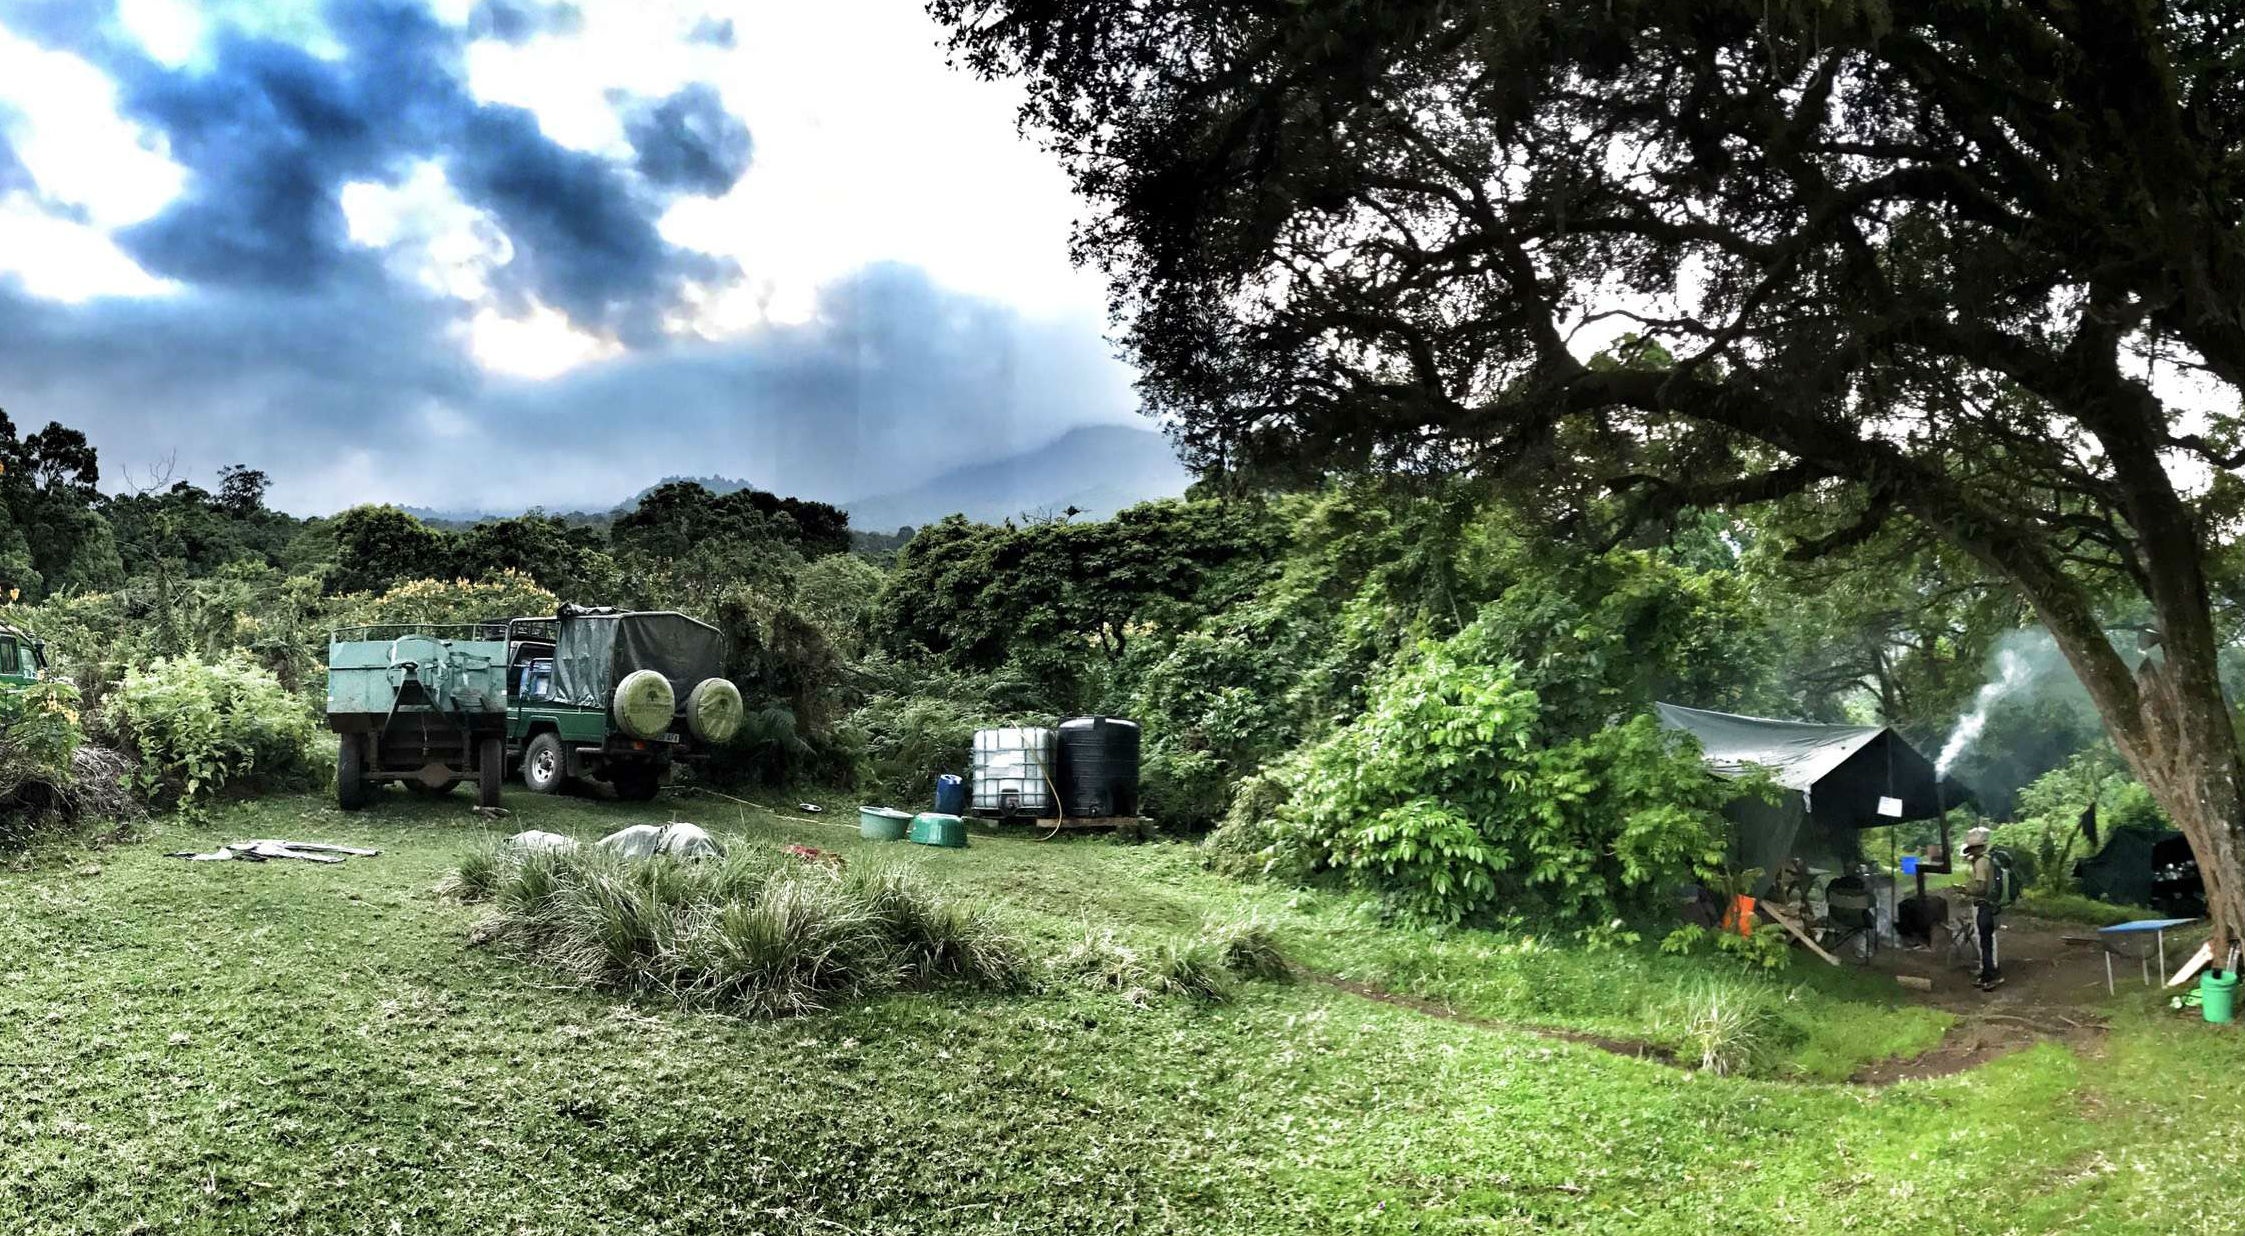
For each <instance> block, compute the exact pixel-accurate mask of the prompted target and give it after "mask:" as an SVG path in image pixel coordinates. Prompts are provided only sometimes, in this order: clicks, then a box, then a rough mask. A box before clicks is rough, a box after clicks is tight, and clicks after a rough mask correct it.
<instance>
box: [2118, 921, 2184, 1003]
mask: <svg viewBox="0 0 2245 1236" xmlns="http://www.w3.org/2000/svg"><path fill="white" fill-rule="evenodd" d="M2197 921H2198V920H2197V919H2195V918H2139V919H2133V920H2131V921H2129V922H2125V923H2114V924H2113V925H2112V926H2110V927H2099V928H2098V929H2097V943H2098V945H2099V947H2100V949H2101V950H2102V951H2103V953H2104V954H2105V994H2106V995H2108V996H2109V995H2111V994H2112V958H2113V954H2114V953H2115V952H2117V951H2118V950H2117V949H2115V948H2114V947H2113V945H2114V943H2115V942H2116V941H2118V940H2119V939H2120V938H2121V937H2122V936H2140V935H2143V934H2144V933H2145V932H2150V933H2151V934H2152V936H2153V937H2154V938H2155V939H2156V940H2157V941H2158V945H2159V973H2160V976H2161V977H2162V978H2164V977H2165V976H2166V974H2167V929H2168V928H2170V927H2181V926H2183V925H2185V924H2187V923H2195V922H2197ZM2123 956H2126V954H2123ZM2135 956H2136V961H2137V963H2138V964H2139V965H2140V966H2141V967H2142V968H2143V970H2144V981H2145V982H2147V983H2149V982H2151V954H2150V953H2148V952H2146V953H2137V954H2136V955H2135Z"/></svg>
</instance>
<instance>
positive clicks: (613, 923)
mask: <svg viewBox="0 0 2245 1236" xmlns="http://www.w3.org/2000/svg"><path fill="white" fill-rule="evenodd" d="M443 891H444V892H446V893H447V894H449V895H451V896H455V897H458V898H460V899H461V900H464V901H473V902H483V903H488V904H489V905H490V907H491V914H490V917H489V918H488V919H487V920H486V922H485V923H484V924H482V925H481V926H480V927H479V928H478V929H477V932H478V936H479V938H482V939H488V940H493V941H496V942H498V943H499V944H501V945H502V946H504V947H507V948H510V949H512V950H514V951H516V952H518V953H520V954H521V955H523V956H525V957H528V958H531V959H533V960H536V961H538V962H540V963H541V964H544V965H547V966H549V967H551V968H553V969H554V970H556V971H558V972H560V973H562V974H564V975H567V976H568V977H570V978H572V979H574V980H576V981H578V982H581V983H583V984H585V985H587V986H593V987H601V988H605V989H609V990H617V991H625V992H631V993H635V994H653V995H661V996H664V997H666V998H669V999H674V1000H676V1001H677V1002H679V1003H680V1004H682V1005H685V1006H688V1007H693V1008H709V1009H723V1010H726V1011H729V1012H736V1013H743V1014H747V1015H751V1016H759V1017H784V1016H794V1015H799V1014H805V1013H815V1012H819V1011H821V1010H823V1009H828V1008H832V1007H835V1006H836V1005H837V1004H840V1003H843V1002H845V1001H847V1000H850V999H853V998H857V997H861V996H864V995H868V994H873V993H877V992H882V991H890V990H895V989H897V988H921V987H931V986H935V985H939V984H957V985H963V986H969V987H975V988H980V989H985V990H1002V989H1006V988H1010V987H1012V986H1014V985H1016V984H1017V983H1018V982H1019V980H1020V978H1021V976H1022V974H1023V970H1024V963H1023V961H1022V954H1021V949H1020V946H1019V945H1018V944H1017V943H1015V941H1014V940H1013V938H1012V937H1011V936H1010V935H1008V934H1007V933H1006V932H1005V931H1004V930H1003V929H1002V927H1001V925H1000V924H999V923H998V921H997V920H996V918H995V917H994V916H993V915H992V914H991V912H990V911H989V910H988V909H986V908H984V907H979V906H974V905H969V904H966V903H964V902H962V901H960V900H959V899H958V898H956V897H955V896H952V895H949V894H946V893H944V892H942V891H940V890H938V889H936V888H935V887H933V886H932V885H930V884H929V883H928V882H926V881H925V880H924V879H922V878H921V877H920V876H918V875H917V874H915V873H913V872H911V871H909V870H906V869H903V868H898V867H889V866H883V865H880V864H862V865H859V866H856V867H852V868H848V869H836V868H835V867H833V866H831V865H828V864H818V863H802V862H797V861H794V860H792V859H788V858H787V857H786V856H784V855H779V854H773V853H766V852H763V851H759V850H757V849H756V848H754V847H752V846H749V845H744V844H743V845H734V846H731V847H729V848H728V853H727V855H726V857H724V858H722V859H719V860H716V861H704V862H686V861H681V860H677V859H672V858H668V857H659V856H658V857H655V858H647V859H636V860H634V859H624V858H619V857H617V856H615V855H613V854H610V853H608V852H606V851H603V850H600V849H597V848H594V847H586V848H583V849H579V850H576V851H570V852H554V851H533V852H527V853H517V852H512V851H507V850H503V849H493V850H485V851H477V852H474V853H471V854H470V855H468V856H467V857H466V858H465V859H463V860H462V861H461V863H460V865H459V867H458V868H456V869H455V870H454V871H453V872H452V873H451V875H450V876H448V877H447V878H446V880H445V883H444V886H443Z"/></svg>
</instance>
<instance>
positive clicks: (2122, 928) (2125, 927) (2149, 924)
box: [2097, 918, 2198, 936]
mask: <svg viewBox="0 0 2245 1236" xmlns="http://www.w3.org/2000/svg"><path fill="white" fill-rule="evenodd" d="M2197 921H2198V920H2197V919H2195V918H2139V919H2135V920H2133V921H2131V922H2126V923H2114V924H2113V925H2112V926H2110V927H2099V928H2098V929H2097V934H2098V935H2102V936H2117V935H2125V934H2127V933H2129V932H2135V931H2165V930H2167V929H2168V928H2169V927H2180V926H2182V925H2183V924H2184V923H2195V922H2197Z"/></svg>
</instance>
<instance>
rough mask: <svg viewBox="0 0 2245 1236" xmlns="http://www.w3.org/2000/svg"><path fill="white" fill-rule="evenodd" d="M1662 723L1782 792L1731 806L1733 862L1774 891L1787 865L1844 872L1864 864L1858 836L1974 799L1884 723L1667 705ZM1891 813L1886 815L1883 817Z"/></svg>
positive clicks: (1712, 758) (1714, 764) (1728, 766)
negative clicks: (1760, 774) (1759, 875)
mask: <svg viewBox="0 0 2245 1236" xmlns="http://www.w3.org/2000/svg"><path fill="white" fill-rule="evenodd" d="M1654 707H1655V710H1656V712H1657V713H1658V715H1659V717H1660V723H1661V724H1662V725H1663V726H1665V727H1667V728H1669V729H1672V730H1680V731H1682V732H1684V733H1687V734H1690V735H1691V736H1692V737H1694V738H1696V739H1698V740H1699V745H1700V749H1701V751H1702V752H1704V753H1705V758H1706V760H1707V766H1708V769H1709V770H1710V771H1712V772H1713V773H1715V774H1716V775H1717V776H1722V777H1741V776H1745V775H1746V774H1747V773H1748V772H1749V770H1751V769H1755V768H1759V769H1764V770H1766V771H1767V772H1768V774H1769V776H1770V779H1771V780H1772V781H1774V782H1776V784H1777V786H1778V787H1779V791H1780V793H1779V795H1778V801H1776V802H1774V803H1773V802H1767V801H1764V800H1763V799H1761V798H1759V797H1756V796H1754V795H1741V796H1740V797H1738V798H1736V799H1733V800H1732V801H1731V803H1730V805H1729V806H1728V807H1727V808H1726V809H1725V811H1724V814H1725V815H1727V816H1729V817H1730V819H1731V820H1732V822H1733V823H1734V824H1735V825H1736V826H1737V828H1736V831H1735V832H1734V834H1733V837H1732V854H1731V858H1732V861H1733V862H1734V863H1736V864H1737V865H1738V866H1739V867H1741V868H1747V867H1759V868H1761V869H1762V871H1763V873H1764V874H1763V883H1764V885H1765V886H1766V884H1767V882H1768V879H1769V876H1770V875H1771V874H1774V873H1775V872H1776V870H1777V868H1778V866H1779V865H1780V864H1781V863H1783V862H1784V861H1785V860H1786V859H1787V858H1790V857H1793V856H1796V855H1798V856H1800V857H1801V858H1804V859H1806V860H1808V863H1809V865H1810V866H1812V867H1819V868H1825V869H1828V870H1841V869H1844V868H1846V867H1848V866H1851V865H1852V864H1853V863H1855V862H1857V861H1859V859H1860V857H1861V846H1860V844H1859V841H1858V837H1857V834H1858V833H1860V832H1861V831H1862V830H1863V829H1866V828H1876V827H1878V826H1879V825H1882V824H1899V823H1903V822H1905V821H1909V820H1930V819H1934V818H1936V817H1937V816H1939V815H1940V814H1941V812H1942V810H1943V809H1944V808H1947V807H1955V806H1959V805H1961V804H1963V803H1966V802H1969V801H1971V797H1972V795H1971V791H1970V790H1968V789H1966V788H1965V787H1964V786H1963V785H1962V784H1961V783H1959V782H1958V781H1956V780H1955V779H1954V778H1941V777H1937V776H1935V774H1934V771H1933V761H1931V760H1929V759H1927V758H1925V756H1924V755H1922V754H1920V753H1919V752H1918V750H1917V748H1915V747H1913V746H1911V745H1910V744H1909V742H1908V741H1907V740H1905V739H1904V738H1903V737H1902V736H1901V735H1900V734H1897V733H1895V732H1894V731H1893V730H1891V729H1889V728H1887V727H1885V726H1878V725H1818V724H1815V723H1813V722H1807V721H1776V720H1770V719H1768V718H1764V717H1742V716H1738V715H1736V714H1733V713H1727V712H1709V711H1707V710H1705V709H1700V708H1685V707H1683V706H1681V705H1678V704H1658V705H1655V706H1654ZM1882 807H1883V808H1884V809H1883V810H1882Z"/></svg>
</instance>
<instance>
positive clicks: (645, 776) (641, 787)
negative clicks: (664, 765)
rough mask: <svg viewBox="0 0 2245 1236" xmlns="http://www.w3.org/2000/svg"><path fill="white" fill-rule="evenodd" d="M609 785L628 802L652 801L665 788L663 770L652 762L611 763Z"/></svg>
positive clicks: (618, 795) (618, 796) (619, 796)
mask: <svg viewBox="0 0 2245 1236" xmlns="http://www.w3.org/2000/svg"><path fill="white" fill-rule="evenodd" d="M608 785H609V787H610V788H612V789H614V790H615V791H616V797H617V798H619V799H622V800H623V801H624V802H627V803H644V802H652V801H653V800H654V797H655V795H656V794H658V793H660V792H661V791H662V788H663V773H662V770H661V769H659V768H657V767H655V766H654V765H652V764H634V763H622V762H617V763H611V764H609V766H608Z"/></svg>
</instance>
